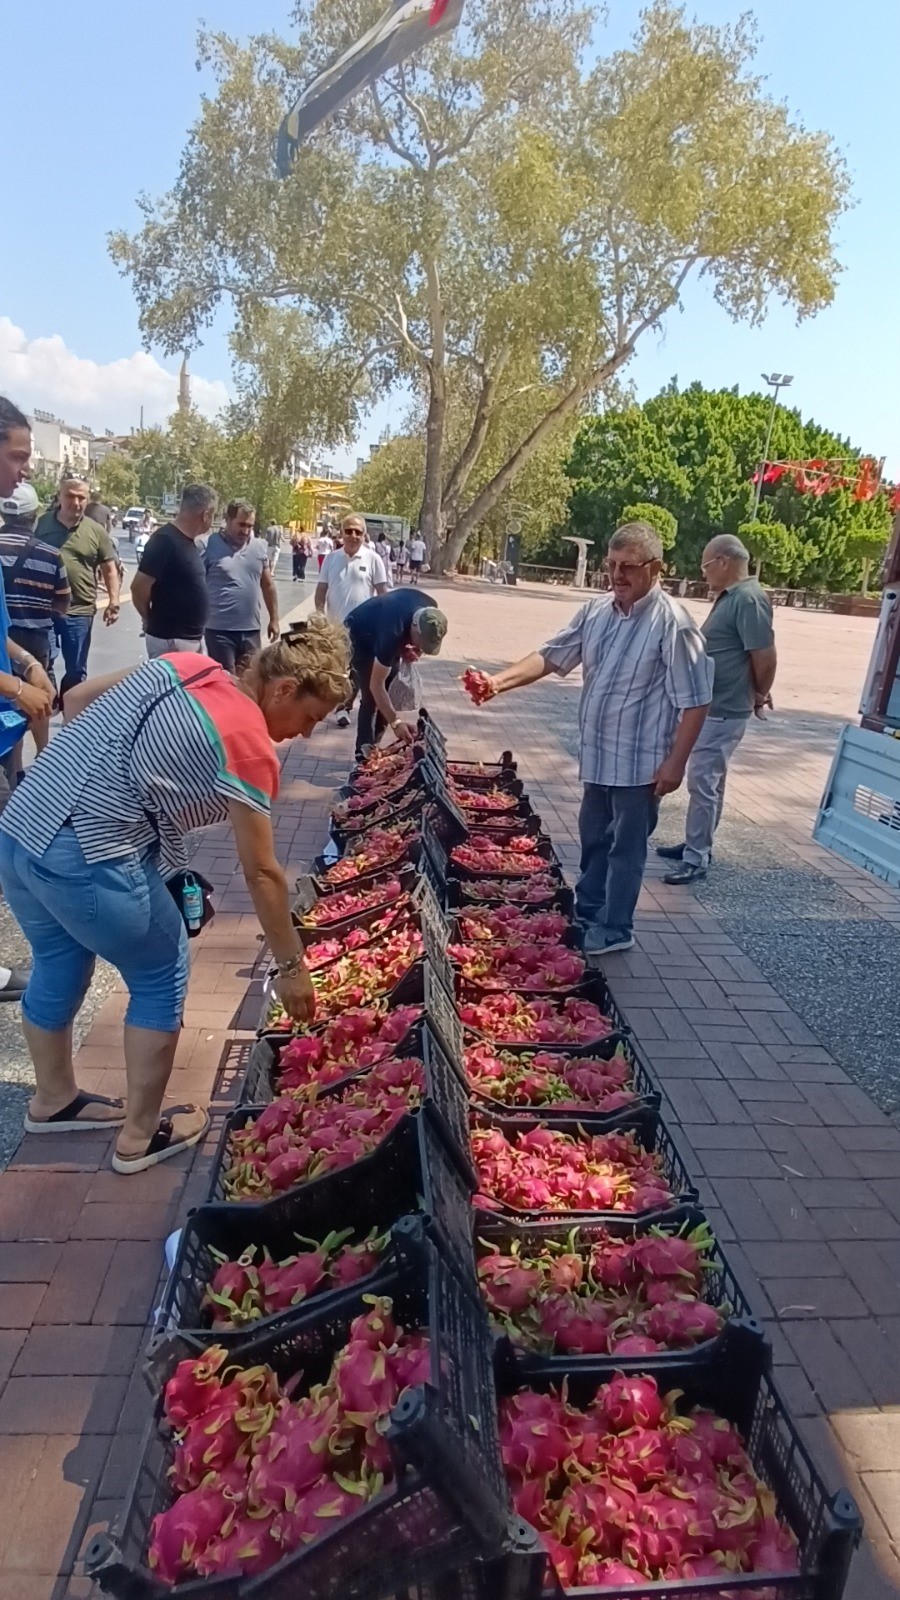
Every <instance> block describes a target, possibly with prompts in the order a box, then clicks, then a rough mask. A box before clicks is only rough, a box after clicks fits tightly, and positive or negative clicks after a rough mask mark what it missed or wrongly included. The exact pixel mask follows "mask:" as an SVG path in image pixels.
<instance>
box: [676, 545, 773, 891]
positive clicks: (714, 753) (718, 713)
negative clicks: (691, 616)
mask: <svg viewBox="0 0 900 1600" xmlns="http://www.w3.org/2000/svg"><path fill="white" fill-rule="evenodd" d="M700 570H701V572H702V573H703V576H704V577H705V579H706V581H707V583H708V584H709V587H710V592H711V593H712V595H713V604H712V609H711V611H710V613H709V616H708V617H707V618H706V621H705V622H704V623H703V626H702V629H701V631H702V633H703V637H704V639H705V640H706V648H707V651H708V653H709V655H710V656H711V657H712V660H713V663H714V666H715V681H714V684H713V697H712V705H711V706H710V708H709V716H708V717H707V719H706V721H705V723H704V724H703V728H702V730H701V733H700V737H699V738H698V740H697V743H696V744H695V745H694V749H693V752H692V754H691V759H690V761H689V762H688V769H687V787H688V796H689V799H688V809H687V820H686V823H685V829H684V844H676V845H660V847H659V848H658V850H657V852H656V853H657V855H658V856H662V857H663V859H664V860H666V861H677V862H680V865H679V866H677V867H675V868H674V869H673V871H671V872H669V873H667V874H666V877H665V880H664V881H665V882H666V883H697V882H699V880H700V879H702V878H705V877H706V872H707V868H708V866H709V862H710V857H711V855H712V844H713V836H714V834H715V831H716V829H717V827H718V826H719V819H720V817H721V815H722V806H723V804H724V802H725V776H726V773H727V771H728V763H729V761H730V760H731V758H732V756H733V755H734V752H735V750H736V749H737V747H738V745H739V744H740V742H741V740H742V739H743V737H744V734H745V732H746V729H747V723H748V722H749V720H750V713H751V711H752V712H753V713H754V714H755V715H756V716H758V717H762V716H763V715H764V714H765V707H766V706H770V705H771V704H772V694H771V690H772V685H773V683H774V682H775V667H776V662H777V658H776V654H775V633H774V629H773V627H772V606H771V602H770V600H769V597H768V595H767V594H766V592H765V590H764V589H763V588H762V587H761V585H760V584H758V583H757V581H756V579H755V578H751V576H750V556H749V554H748V552H747V551H746V550H745V548H744V546H743V545H742V544H741V541H740V539H737V538H735V536H734V535H733V534H730V533H722V534H719V535H718V537H717V538H715V539H710V541H709V544H708V545H707V546H706V549H705V550H704V552H703V557H702V559H701V562H700Z"/></svg>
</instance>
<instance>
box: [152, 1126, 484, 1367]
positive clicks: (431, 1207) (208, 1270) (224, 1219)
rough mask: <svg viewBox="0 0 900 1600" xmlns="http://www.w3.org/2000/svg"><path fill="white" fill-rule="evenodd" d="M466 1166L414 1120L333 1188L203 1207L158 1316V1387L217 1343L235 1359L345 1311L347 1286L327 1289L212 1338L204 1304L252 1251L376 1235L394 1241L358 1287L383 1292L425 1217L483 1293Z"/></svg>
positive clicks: (281, 1255) (279, 1252)
mask: <svg viewBox="0 0 900 1600" xmlns="http://www.w3.org/2000/svg"><path fill="white" fill-rule="evenodd" d="M471 1192H472V1183H471V1181H467V1180H466V1179H465V1177H464V1176H463V1173H462V1171H461V1170H460V1167H459V1164H458V1162H455V1161H453V1160H451V1158H450V1155H449V1153H448V1151H447V1150H446V1148H445V1145H444V1143H443V1141H442V1140H441V1138H440V1135H439V1133H438V1131H437V1129H436V1128H435V1126H434V1124H433V1123H432V1121H431V1120H430V1119H429V1118H428V1117H418V1118H413V1117H409V1118H406V1119H405V1121H404V1122H403V1123H402V1124H401V1125H400V1126H399V1128H398V1129H395V1130H394V1131H393V1132H392V1133H391V1134H389V1135H388V1138H387V1139H385V1141H384V1143H383V1144H381V1145H380V1146H379V1147H378V1149H377V1150H376V1151H375V1152H374V1154H373V1155H372V1156H370V1157H368V1158H367V1160H366V1161H361V1162H357V1163H356V1165H355V1166H352V1167H345V1168H343V1169H342V1170H341V1171H340V1172H337V1173H333V1174H332V1175H331V1177H330V1178H329V1180H328V1181H327V1182H325V1181H324V1180H323V1181H320V1182H318V1183H310V1184H305V1185H303V1186H302V1187H301V1188H299V1189H292V1190H290V1191H289V1192H288V1193H287V1194H283V1195H279V1196H278V1198H277V1199H275V1200H265V1201H260V1202H258V1203H255V1204H254V1203H249V1202H248V1203H247V1204H239V1205H233V1204H228V1203H227V1202H225V1203H211V1204H207V1205H203V1206H198V1208H197V1209H196V1211H193V1212H192V1213H191V1215H190V1216H189V1217H188V1219H187V1221H186V1222H185V1224H184V1227H183V1228H182V1230H181V1236H180V1239H179V1242H178V1252H177V1254H176V1257H175V1261H174V1264H173V1267H172V1271H171V1272H170V1274H169V1277H168V1281H167V1283H166V1287H165V1291H164V1293H163V1298H162V1301H161V1303H160V1305H159V1308H158V1310H157V1313H156V1318H155V1322H154V1330H153V1335H152V1337H151V1341H150V1346H149V1349H148V1361H147V1367H146V1373H147V1377H148V1381H149V1382H150V1385H151V1388H153V1389H154V1391H157V1390H159V1389H160V1388H161V1387H162V1385H163V1384H164V1383H165V1382H166V1380H167V1379H168V1378H169V1377H170V1376H171V1373H172V1371H173V1370H174V1367H175V1365H176V1364H177V1363H178V1362H179V1361H181V1360H182V1359H183V1358H184V1357H186V1356H193V1355H197V1354H199V1353H200V1352H201V1351H203V1350H205V1349H206V1348H207V1347H208V1346H209V1345H211V1344H220V1345H224V1347H225V1348H226V1349H228V1350H231V1349H234V1348H236V1347H237V1346H239V1345H242V1344H244V1343H246V1341H247V1339H248V1338H249V1337H253V1338H255V1337H256V1336H257V1335H258V1334H261V1333H266V1334H267V1333H269V1332H272V1331H273V1330H276V1331H277V1330H279V1329H281V1328H283V1327H293V1326H294V1325H295V1324H296V1323H297V1322H299V1321H302V1320H308V1319H309V1318H310V1317H312V1318H313V1319H316V1318H317V1317H319V1316H320V1315H322V1314H323V1312H327V1310H328V1309H329V1307H330V1306H332V1305H334V1304H340V1303H343V1299H344V1298H345V1297H346V1295H347V1293H348V1288H347V1287H346V1286H337V1287H332V1288H331V1289H321V1290H319V1291H318V1292H317V1293H316V1294H315V1295H313V1296H311V1297H310V1298H309V1299H307V1300H304V1301H301V1302H300V1304H299V1305H296V1306H292V1307H291V1308H290V1309H289V1310H285V1311H278V1312H273V1313H272V1314H271V1315H270V1316H268V1317H263V1318H260V1320H259V1321H258V1322H255V1323H253V1324H249V1325H245V1326H243V1327H240V1328H234V1329H221V1328H217V1329H215V1330H213V1329H212V1328H210V1327H209V1325H208V1322H207V1319H206V1317H205V1315H204V1313H203V1311H202V1309H201V1308H202V1303H203V1296H204V1293H205V1290H206V1287H207V1284H208V1283H209V1282H210V1279H211V1278H212V1276H213V1274H214V1272H215V1270H216V1267H217V1265H218V1261H217V1259H216V1256H215V1253H214V1252H218V1253H219V1255H222V1256H225V1257H226V1258H227V1259H228V1260H231V1261H236V1260H237V1258H238V1257H239V1256H240V1255H242V1254H243V1253H244V1251H245V1250H247V1249H249V1248H250V1247H251V1246H256V1247H264V1248H265V1249H266V1250H268V1252H269V1255H270V1256H271V1257H272V1259H273V1260H276V1261H280V1260H284V1259H286V1258H287V1257H288V1256H290V1255H293V1254H295V1253H296V1250H297V1241H298V1239H304V1240H311V1239H318V1240H321V1239H324V1238H325V1237H326V1236H327V1235H328V1234H329V1233H332V1232H337V1233H340V1232H343V1231H344V1229H346V1228H352V1229H353V1230H354V1235H355V1237H356V1239H362V1238H364V1237H366V1236H367V1235H368V1234H369V1233H370V1232H371V1231H372V1230H373V1229H374V1230H375V1231H376V1233H377V1234H378V1235H384V1234H389V1235H391V1238H390V1242H389V1244H388V1245H387V1247H386V1250H385V1252H384V1253H383V1254H382V1256H381V1259H380V1261H379V1265H378V1267H377V1268H376V1269H375V1271H374V1272H373V1273H372V1274H370V1275H369V1276H368V1277H367V1278H365V1279H361V1280H359V1282H358V1283H356V1284H354V1285H353V1286H352V1288H353V1289H354V1290H356V1292H358V1293H371V1294H377V1293H380V1292H381V1291H380V1287H379V1286H380V1284H381V1282H382V1280H383V1279H384V1277H385V1273H386V1272H390V1271H392V1270H393V1269H394V1266H395V1264H396V1260H397V1257H398V1242H399V1257H400V1259H405V1256H404V1251H406V1253H407V1254H408V1253H409V1249H410V1242H409V1241H410V1231H409V1227H405V1228H403V1229H402V1230H400V1231H399V1232H398V1233H397V1235H396V1237H395V1236H394V1234H393V1233H392V1230H393V1229H394V1228H395V1226H396V1224H397V1223H398V1222H399V1221H400V1220H401V1218H403V1217H406V1216H410V1215H416V1216H418V1217H419V1219H420V1220H421V1223H422V1231H423V1235H424V1236H427V1237H428V1238H429V1239H431V1240H432V1241H433V1243H434V1244H435V1245H436V1246H437V1248H438V1249H440V1250H441V1251H442V1252H444V1253H445V1254H446V1256H447V1258H448V1260H449V1261H450V1263H451V1265H452V1266H453V1268H454V1271H456V1272H457V1274H458V1275H459V1277H460V1278H461V1279H462V1280H463V1282H466V1283H468V1284H469V1285H470V1287H472V1288H473V1289H474V1284H475V1280H474V1276H473V1265H472V1246H471V1225H472V1211H471V1206H470V1195H471Z"/></svg>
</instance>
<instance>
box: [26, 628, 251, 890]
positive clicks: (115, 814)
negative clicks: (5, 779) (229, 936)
mask: <svg viewBox="0 0 900 1600" xmlns="http://www.w3.org/2000/svg"><path fill="white" fill-rule="evenodd" d="M200 674H203V676H202V678H199V681H197V682H196V683H194V682H192V681H191V680H193V679H194V678H195V677H198V675H200ZM166 691H169V692H168V693H167V692H166ZM278 777H279V766H278V759H277V757H276V755H275V751H274V749H273V746H272V741H271V739H270V737H269V734H268V731H267V729H266V724H265V720H264V718H263V714H262V712H261V711H260V709H259V706H258V705H256V703H255V702H254V701H253V700H251V699H250V698H249V696H247V695H246V694H244V693H243V691H242V690H241V689H239V688H238V687H237V684H235V683H234V681H233V680H232V679H231V678H230V677H229V675H228V673H227V672H225V671H224V669H223V668H222V667H218V666H212V665H211V664H210V660H209V657H208V656H201V655H194V654H193V653H188V652H183V653H178V654H173V655H168V656H160V657H158V658H157V659H156V660H155V661H148V662H145V663H144V664H143V665H142V666H140V667H138V668H137V670H136V671H135V672H132V673H130V674H129V675H128V677H127V678H123V679H122V681H121V683H118V684H116V685H115V686H114V687H113V688H112V689H108V690H107V691H106V693H105V694H103V695H100V697H99V699H97V700H95V701H94V702H93V703H92V704H91V705H89V706H87V707H86V709H85V710H84V711H82V712H81V713H80V715H79V716H77V717H75V718H74V719H73V721H72V722H70V723H69V724H68V725H67V726H66V727H65V728H63V729H62V731H61V733H59V734H58V735H57V736H56V738H55V739H53V740H52V741H51V743H50V745H49V746H48V748H47V749H46V750H45V751H44V752H43V754H42V755H41V756H39V757H38V759H37V761H36V762H35V763H34V765H33V766H32V767H31V769H30V771H29V773H28V778H27V781H26V782H25V783H23V784H21V785H20V787H19V788H18V789H17V790H16V791H15V793H14V794H13V796H12V798H11V800H10V801H9V803H8V804H7V806H6V809H5V811H4V812H3V815H2V817H0V829H2V831H3V832H4V833H8V834H11V835H12V837H13V838H14V839H17V840H18V841H19V843H20V844H21V845H23V846H24V848H25V849H26V850H28V851H29V852H30V853H31V854H32V855H35V856H40V855H43V853H44V851H45V850H46V849H47V848H48V846H49V845H50V844H51V843H52V841H53V840H54V839H55V837H56V835H57V833H58V832H59V830H60V828H61V827H63V826H64V825H65V824H66V823H71V825H72V827H73V828H74V830H75V834H76V836H77V839H78V843H79V844H80V845H81V848H82V850H83V851H84V855H85V858H86V860H87V861H89V862H98V861H115V860H119V859H121V858H122V857H124V856H131V855H140V856H148V855H149V856H151V857H152V858H153V859H155V860H158V862H159V866H160V870H161V872H162V874H163V876H164V877H166V878H168V877H172V876H173V875H174V874H175V873H176V872H180V871H182V870H183V869H184V868H185V867H186V866H187V856H186V852H185V847H184V835H185V834H186V833H189V832H192V831H193V830H194V829H195V828H205V827H209V826H210V824H212V823H216V822H222V821H224V819H225V818H226V817H227V815H228V803H229V801H231V800H238V801H240V802H241V803H242V804H244V805H247V806H249V807H250V808H251V810H253V811H260V812H262V813H264V814H266V815H268V813H269V811H270V810H271V804H272V800H273V799H274V798H275V796H276V794H277V793H278Z"/></svg>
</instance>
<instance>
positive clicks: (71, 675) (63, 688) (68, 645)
mask: <svg viewBox="0 0 900 1600" xmlns="http://www.w3.org/2000/svg"><path fill="white" fill-rule="evenodd" d="M93 626H94V618H93V616H90V617H72V616H67V617H54V618H53V628H54V631H55V633H56V642H57V644H58V645H59V648H60V650H61V651H62V658H63V666H64V668H65V672H64V675H63V681H62V683H61V684H60V686H59V698H60V703H62V701H63V698H64V697H65V695H66V693H67V692H68V690H69V689H74V687H75V685H76V683H84V680H85V678H86V677H87V664H88V652H89V651H90V648H91V629H92V628H93Z"/></svg>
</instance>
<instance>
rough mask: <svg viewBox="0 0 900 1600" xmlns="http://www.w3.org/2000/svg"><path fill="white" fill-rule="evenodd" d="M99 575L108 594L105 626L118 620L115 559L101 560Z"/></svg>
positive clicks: (117, 581)
mask: <svg viewBox="0 0 900 1600" xmlns="http://www.w3.org/2000/svg"><path fill="white" fill-rule="evenodd" d="M100 576H101V577H102V579H103V582H104V583H105V585H106V592H107V594H108V595H109V604H108V606H107V607H106V611H105V613H104V617H103V620H104V622H105V623H106V626H107V627H109V625H110V623H113V622H118V620H119V568H118V565H117V563H116V562H115V561H103V562H101V564H100Z"/></svg>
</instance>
